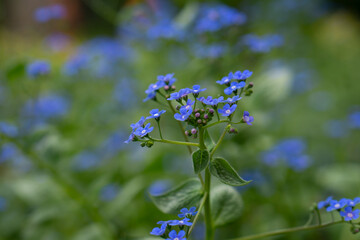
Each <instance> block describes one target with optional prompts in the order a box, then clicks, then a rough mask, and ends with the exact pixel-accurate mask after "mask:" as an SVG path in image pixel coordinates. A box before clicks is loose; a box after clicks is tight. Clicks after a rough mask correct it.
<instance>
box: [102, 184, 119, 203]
mask: <svg viewBox="0 0 360 240" xmlns="http://www.w3.org/2000/svg"><path fill="white" fill-rule="evenodd" d="M119 190H120V189H119V186H118V185H116V184H108V185H106V186H104V187H103V188H102V189H101V191H100V198H101V200H103V201H106V202H108V201H111V200H113V199H114V198H115V197H116V196H117V195H118V193H119Z"/></svg>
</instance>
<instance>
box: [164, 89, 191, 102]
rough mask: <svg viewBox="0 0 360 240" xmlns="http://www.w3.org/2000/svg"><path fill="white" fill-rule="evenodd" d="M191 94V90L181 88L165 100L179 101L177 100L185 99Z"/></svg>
mask: <svg viewBox="0 0 360 240" xmlns="http://www.w3.org/2000/svg"><path fill="white" fill-rule="evenodd" d="M191 92H192V90H191V89H190V88H183V89H180V91H179V92H174V93H171V94H170V97H169V98H168V99H167V100H179V99H182V98H184V97H186V96H187V95H189V94H190V93H191Z"/></svg>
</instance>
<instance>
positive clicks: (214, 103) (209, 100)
mask: <svg viewBox="0 0 360 240" xmlns="http://www.w3.org/2000/svg"><path fill="white" fill-rule="evenodd" d="M197 100H199V101H200V102H202V103H203V104H205V105H210V106H217V105H218V104H219V103H222V102H223V101H224V97H223V96H220V97H219V98H213V97H212V96H208V97H207V98H205V97H199V98H197Z"/></svg>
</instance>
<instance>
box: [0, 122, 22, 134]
mask: <svg viewBox="0 0 360 240" xmlns="http://www.w3.org/2000/svg"><path fill="white" fill-rule="evenodd" d="M0 133H2V134H5V135H6V136H8V137H16V136H17V135H18V128H17V127H16V126H14V125H12V124H10V123H7V122H0Z"/></svg>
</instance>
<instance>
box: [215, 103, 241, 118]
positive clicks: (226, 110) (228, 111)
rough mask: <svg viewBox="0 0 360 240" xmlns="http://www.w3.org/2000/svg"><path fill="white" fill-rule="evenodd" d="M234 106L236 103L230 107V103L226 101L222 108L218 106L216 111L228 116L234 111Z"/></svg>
mask: <svg viewBox="0 0 360 240" xmlns="http://www.w3.org/2000/svg"><path fill="white" fill-rule="evenodd" d="M236 107H237V105H236V104H233V105H232V106H231V107H230V104H228V103H227V104H225V106H224V107H223V108H222V109H221V108H220V109H219V110H218V111H219V113H220V114H221V115H222V116H224V117H228V116H230V115H231V114H232V113H233V112H234V111H235V109H236Z"/></svg>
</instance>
